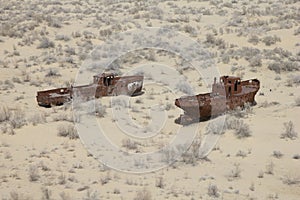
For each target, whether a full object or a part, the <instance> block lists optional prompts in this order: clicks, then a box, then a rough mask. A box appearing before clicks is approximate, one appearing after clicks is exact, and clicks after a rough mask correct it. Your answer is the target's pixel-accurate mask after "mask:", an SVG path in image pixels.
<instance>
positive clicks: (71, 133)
mask: <svg viewBox="0 0 300 200" xmlns="http://www.w3.org/2000/svg"><path fill="white" fill-rule="evenodd" d="M57 131H58V132H57V135H58V136H61V137H69V138H70V139H77V138H78V137H79V136H78V133H77V130H76V129H75V127H74V125H71V124H69V125H60V126H59V127H58V128H57Z"/></svg>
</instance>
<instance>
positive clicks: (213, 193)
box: [207, 184, 220, 198]
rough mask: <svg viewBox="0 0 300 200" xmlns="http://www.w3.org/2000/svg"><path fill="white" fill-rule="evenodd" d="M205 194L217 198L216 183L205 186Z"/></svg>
mask: <svg viewBox="0 0 300 200" xmlns="http://www.w3.org/2000/svg"><path fill="white" fill-rule="evenodd" d="M207 195H208V196H210V197H213V198H218V197H219V196H220V194H219V189H218V187H217V185H214V184H209V186H208V188H207Z"/></svg>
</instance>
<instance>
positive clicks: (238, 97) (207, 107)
mask: <svg viewBox="0 0 300 200" xmlns="http://www.w3.org/2000/svg"><path fill="white" fill-rule="evenodd" d="M259 87H260V82H259V80H257V79H249V80H245V81H241V79H240V78H239V77H235V76H222V77H220V79H219V82H217V80H216V78H215V80H214V83H213V85H212V92H210V93H205V94H198V95H195V96H183V97H180V98H179V99H176V100H175V105H176V106H177V107H179V108H181V109H183V110H184V114H183V115H180V117H179V118H177V119H176V120H175V122H176V123H178V124H183V125H184V124H190V123H193V122H199V121H204V120H208V119H210V118H211V117H215V116H218V115H221V114H223V113H225V112H226V111H228V110H233V109H235V108H237V107H243V106H244V105H245V104H246V103H250V104H251V105H254V104H255V103H256V102H255V99H254V97H255V95H256V93H257V91H258V90H259Z"/></svg>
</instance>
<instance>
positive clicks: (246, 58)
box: [0, 0, 300, 200]
mask: <svg viewBox="0 0 300 200" xmlns="http://www.w3.org/2000/svg"><path fill="white" fill-rule="evenodd" d="M296 2H297V1H293V0H289V1H268V0H258V1H253V2H244V1H227V0H210V1H192V0H190V1H183V0H179V1H147V2H146V1H111V2H110V1H92V0H91V1H87V2H83V1H69V0H66V1H65V0H64V1H52V0H51V1H35V0H29V1H21V2H20V1H15V0H12V1H4V0H0V5H1V6H0V17H1V23H0V69H1V73H0V78H1V79H0V80H1V81H0V98H1V105H0V108H1V110H0V196H1V198H2V199H14V200H16V199H63V200H65V199H124V200H125V199H136V200H148V199H289V200H292V199H294V200H296V199H299V198H300V190H299V189H300V171H299V166H300V140H299V133H300V120H299V113H300V112H299V111H300V106H299V105H300V94H299V83H300V73H299V41H300V40H299V34H300V27H299V21H300V20H299V19H300V16H299V13H300V12H299V9H300V7H299V3H296ZM144 27H167V28H172V29H174V31H177V32H180V33H182V34H184V35H185V36H186V37H188V38H191V39H193V40H195V41H197V42H198V43H199V44H201V46H202V47H203V49H204V50H205V51H207V52H210V53H211V54H210V55H211V58H210V59H211V60H213V61H214V63H215V64H214V66H216V67H217V69H218V70H219V72H220V74H221V75H236V76H241V77H242V79H250V78H257V79H259V80H260V81H261V88H260V90H259V92H258V94H257V95H256V101H257V105H256V106H254V107H252V108H251V110H250V111H249V110H248V111H242V113H244V115H243V116H241V115H240V116H238V117H233V116H231V115H229V114H228V115H227V116H226V117H227V118H228V119H229V118H231V119H232V118H235V119H238V120H242V121H243V122H244V124H246V126H248V127H249V130H250V133H251V136H249V137H243V138H238V137H237V136H236V134H235V130H229V129H227V130H225V131H224V133H223V134H222V135H220V138H219V140H218V142H217V144H216V145H215V146H214V149H213V150H212V151H211V152H210V154H209V155H208V156H207V157H206V158H205V159H200V158H197V156H195V155H191V154H189V155H188V156H189V157H188V158H192V161H191V160H188V159H180V160H179V161H177V162H176V163H174V164H173V165H171V166H167V167H164V168H163V169H160V170H156V171H153V172H150V173H141V174H132V173H126V172H122V171H119V170H118V169H111V168H109V167H107V166H105V165H104V164H103V163H101V162H99V160H97V159H95V158H94V157H93V156H92V154H91V153H89V152H88V151H87V149H86V148H85V146H84V145H83V143H82V142H81V140H80V139H70V138H69V137H61V136H59V135H58V134H59V132H60V130H62V129H66V128H68V127H69V128H70V127H71V128H70V129H67V131H68V133H72V132H73V131H72V130H73V129H72V128H73V126H74V125H73V124H74V121H75V122H76V119H75V118H74V116H73V112H72V105H71V104H66V105H63V106H57V107H51V108H44V107H39V106H38V105H37V102H36V98H35V97H36V92H37V91H39V90H44V89H51V88H55V87H63V86H66V85H69V84H72V83H74V81H75V80H76V78H77V77H78V76H80V74H78V71H79V69H80V68H81V67H82V66H83V65H84V61H85V60H86V59H87V58H88V57H89V55H90V53H91V52H92V50H93V49H94V48H96V47H97V46H98V45H101V44H103V43H104V42H105V41H107V40H109V37H108V36H109V35H111V34H115V33H122V32H125V31H128V30H134V29H140V28H144ZM101 56H104V55H99V57H97V59H99V60H101ZM116 63H118V64H116ZM116 63H114V64H115V66H117V67H114V68H113V67H111V66H110V69H115V71H118V72H119V73H120V74H126V73H128V72H129V71H131V70H132V69H136V68H141V69H142V71H143V74H144V76H145V81H144V87H143V92H144V94H143V95H140V96H136V97H132V98H130V99H129V106H127V107H126V106H125V107H124V109H126V110H128V111H129V115H130V119H131V120H132V121H133V122H134V123H135V124H136V125H139V129H140V131H144V132H146V133H147V131H149V130H156V129H155V128H156V127H151V126H150V125H151V122H152V121H153V120H152V118H153V117H155V116H151V113H150V110H151V108H153V106H155V105H158V106H159V107H160V108H162V109H163V110H164V114H165V116H164V117H165V123H164V124H163V125H164V126H163V127H161V128H160V129H159V130H158V131H157V133H156V135H155V136H153V137H151V138H146V139H138V138H133V137H131V136H130V135H126V134H125V133H124V132H122V129H121V128H120V127H118V126H116V122H117V121H118V119H117V118H118V116H114V115H113V112H112V110H113V106H112V103H111V98H109V97H105V98H101V99H99V100H97V105H98V106H101V108H103V109H102V110H101V109H100V110H101V111H100V112H101V114H102V113H104V112H103V110H105V113H104V116H101V117H96V119H97V123H98V124H100V125H101V127H102V129H103V131H104V132H105V133H106V134H107V135H106V136H107V138H108V139H109V140H110V141H111V142H112V143H113V144H114V145H115V146H116V147H117V148H119V149H120V150H123V151H127V152H129V153H147V152H153V151H155V150H158V149H160V148H162V147H163V146H165V145H167V144H168V143H169V142H170V141H173V140H174V138H176V137H177V131H178V130H179V129H180V128H181V127H182V126H181V125H178V124H175V123H174V120H175V119H176V118H177V117H178V116H179V115H180V114H181V113H182V110H180V109H178V108H176V107H175V106H174V99H175V98H178V97H180V96H182V95H184V94H185V93H184V92H183V91H184V90H180V89H182V88H184V87H183V85H181V86H180V85H176V83H177V82H178V81H179V80H186V81H187V83H188V84H189V85H190V88H191V89H192V90H193V91H194V93H196V94H197V93H201V92H208V91H209V90H210V85H206V84H205V82H204V81H203V80H202V78H201V76H200V74H199V73H198V72H197V71H196V70H195V68H193V66H192V65H191V63H186V62H184V61H182V58H181V57H180V55H174V54H172V53H168V52H164V51H158V50H139V51H133V52H131V53H128V54H126V55H124V56H123V57H121V58H119V59H118V60H117V61H116ZM96 69H97V68H96ZM168 70H171V71H172V70H173V71H175V72H176V73H175V76H173V77H172V76H170V75H169V73H168ZM137 72H139V73H141V70H140V71H137ZM157 77H160V79H156V78H157ZM91 81H92V77H90V79H86V83H89V82H91ZM171 83H172V84H174V87H173V88H172V87H170V84H171ZM170 88H171V89H170ZM156 117H157V116H156ZM289 121H291V123H292V124H293V128H294V129H293V130H292V131H291V133H298V137H291V138H289V137H286V138H282V134H283V133H285V128H284V127H285V126H284V123H286V122H289ZM209 123H210V121H206V122H201V123H200V124H196V125H195V124H194V125H191V126H198V125H199V129H200V130H199V131H198V132H197V136H199V137H200V138H202V139H203V137H204V136H205V133H206V132H207V131H206V130H207V129H206V127H207V125H208V124H209ZM149 124H150V125H149ZM148 125H149V126H148ZM81 134H82V133H81ZM86 134H88V133H86ZM294 135H295V136H296V134H294ZM126 141H127V143H126ZM128 141H129V143H128Z"/></svg>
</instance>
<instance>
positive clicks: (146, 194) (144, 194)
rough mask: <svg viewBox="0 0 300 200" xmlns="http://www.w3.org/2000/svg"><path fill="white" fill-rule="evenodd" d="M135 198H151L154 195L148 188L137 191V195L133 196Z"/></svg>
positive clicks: (146, 199) (137, 199)
mask: <svg viewBox="0 0 300 200" xmlns="http://www.w3.org/2000/svg"><path fill="white" fill-rule="evenodd" d="M133 199H134V200H151V199H152V195H151V193H150V191H149V190H147V189H146V188H144V189H142V190H139V191H137V193H136V196H135V197H134V198H133Z"/></svg>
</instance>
